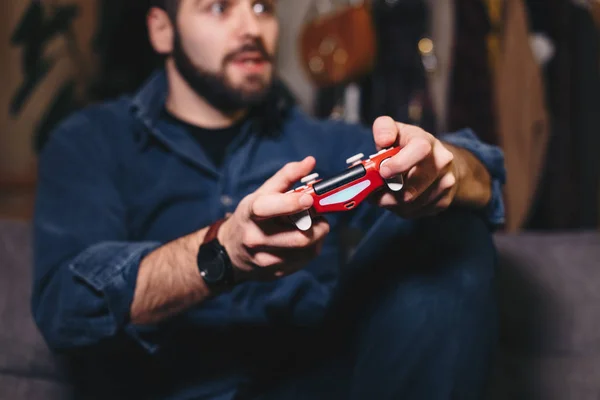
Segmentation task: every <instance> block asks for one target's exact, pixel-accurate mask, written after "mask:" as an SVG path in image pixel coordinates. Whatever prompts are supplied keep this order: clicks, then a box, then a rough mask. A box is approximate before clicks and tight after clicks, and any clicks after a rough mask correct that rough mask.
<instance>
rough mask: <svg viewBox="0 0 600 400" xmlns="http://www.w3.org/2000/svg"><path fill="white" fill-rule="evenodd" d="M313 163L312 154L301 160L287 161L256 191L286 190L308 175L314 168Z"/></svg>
mask: <svg viewBox="0 0 600 400" xmlns="http://www.w3.org/2000/svg"><path fill="white" fill-rule="evenodd" d="M315 164H316V161H315V158H314V157H312V156H308V157H306V158H305V159H303V160H302V161H295V162H290V163H287V164H285V165H284V166H283V167H282V168H281V169H280V170H279V171H277V172H276V173H275V175H273V176H272V177H270V178H269V179H267V180H266V181H265V183H263V185H262V186H261V187H260V188H259V189H258V191H261V192H267V193H273V192H277V193H283V192H286V191H287V190H288V189H289V188H290V187H292V185H294V184H295V183H296V182H298V181H299V180H301V179H302V178H303V177H305V176H307V175H309V174H310V173H311V172H312V170H313V169H314V168H315Z"/></svg>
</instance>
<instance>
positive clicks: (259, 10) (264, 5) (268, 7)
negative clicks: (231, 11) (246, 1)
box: [252, 1, 275, 15]
mask: <svg viewBox="0 0 600 400" xmlns="http://www.w3.org/2000/svg"><path fill="white" fill-rule="evenodd" d="M274 10H275V6H274V5H273V2H272V1H257V2H255V3H254V5H253V6H252V11H254V13H255V14H256V15H261V14H273V12H274Z"/></svg>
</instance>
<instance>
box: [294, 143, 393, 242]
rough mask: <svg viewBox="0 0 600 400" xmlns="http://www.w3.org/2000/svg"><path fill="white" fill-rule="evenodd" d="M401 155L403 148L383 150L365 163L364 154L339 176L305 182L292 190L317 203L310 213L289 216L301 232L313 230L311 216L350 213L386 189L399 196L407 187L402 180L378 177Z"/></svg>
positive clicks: (307, 178) (313, 176)
mask: <svg viewBox="0 0 600 400" xmlns="http://www.w3.org/2000/svg"><path fill="white" fill-rule="evenodd" d="M399 151H400V147H390V148H387V149H383V150H381V151H380V152H378V153H376V154H372V155H370V156H369V158H368V159H367V160H363V158H364V155H363V154H362V153H359V154H356V155H355V156H352V157H350V158H348V159H347V160H346V163H347V164H348V165H349V167H348V168H347V169H346V170H345V171H344V172H341V173H340V174H337V175H335V176H332V177H330V178H327V179H318V178H319V174H316V173H315V174H311V175H308V176H305V177H304V178H302V180H301V182H302V184H303V186H301V187H299V188H296V189H293V190H290V191H289V193H291V192H296V193H299V192H303V193H306V194H309V195H310V196H312V198H313V200H314V202H313V205H312V207H311V208H310V209H309V210H306V211H303V212H301V213H298V214H294V215H291V216H290V219H291V220H292V221H293V222H294V224H295V225H296V227H297V228H298V229H300V230H302V231H306V230H308V229H310V227H311V226H312V216H315V215H320V214H326V213H332V212H340V211H349V210H352V209H353V208H355V207H356V206H358V205H359V204H360V203H361V202H362V201H363V200H365V199H366V198H367V197H368V196H369V195H370V194H371V193H373V192H374V191H376V190H379V189H380V188H382V187H383V186H384V185H386V186H387V188H388V189H389V190H391V191H393V192H399V191H400V190H402V187H403V186H404V180H403V178H402V176H401V175H400V176H397V177H393V178H390V179H383V178H382V177H381V175H380V173H379V170H380V168H381V166H382V165H383V164H384V163H385V162H386V161H387V160H389V159H390V158H391V157H392V156H394V155H395V154H396V153H398V152H399Z"/></svg>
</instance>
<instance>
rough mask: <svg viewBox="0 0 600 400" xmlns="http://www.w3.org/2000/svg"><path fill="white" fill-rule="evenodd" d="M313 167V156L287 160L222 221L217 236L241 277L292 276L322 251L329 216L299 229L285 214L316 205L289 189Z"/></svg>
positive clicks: (327, 230) (263, 278) (262, 278)
mask: <svg viewBox="0 0 600 400" xmlns="http://www.w3.org/2000/svg"><path fill="white" fill-rule="evenodd" d="M314 167H315V159H314V158H313V157H307V158H305V159H304V160H302V161H300V162H291V163H288V164H286V165H285V166H284V167H283V168H281V169H280V170H279V171H278V172H277V173H275V175H273V176H272V177H271V178H270V179H269V180H267V181H266V182H265V183H264V184H263V185H262V186H261V187H260V188H259V189H258V190H256V191H255V192H254V193H251V194H250V195H248V196H246V197H245V198H244V199H242V201H241V202H240V203H239V205H238V207H237V208H236V210H235V212H234V213H233V214H232V215H231V216H230V217H229V218H228V219H227V221H225V222H224V223H223V225H222V226H221V229H220V230H219V234H218V239H219V241H220V242H221V243H222V244H223V246H224V247H225V249H226V250H227V253H228V254H229V257H230V259H231V262H232V263H233V265H234V267H235V268H236V269H237V271H236V275H237V276H238V277H239V279H240V280H249V279H251V280H270V279H274V278H276V277H282V276H285V275H289V274H291V273H293V272H295V271H297V270H299V269H300V268H302V267H304V266H305V265H306V264H308V262H309V261H311V260H312V259H313V258H315V257H316V256H317V255H318V254H319V252H320V250H321V247H322V244H323V241H324V239H325V237H326V236H327V234H328V233H329V224H328V223H327V221H326V220H325V219H324V218H315V219H314V221H313V225H312V227H311V229H309V230H308V231H300V230H298V229H297V228H296V226H295V225H294V224H293V223H292V222H291V221H289V220H288V218H287V216H288V215H291V214H296V213H299V212H301V211H304V210H307V209H309V208H310V207H311V206H312V203H313V199H312V197H311V196H309V195H306V194H302V193H287V192H288V190H289V189H290V188H291V187H292V185H293V184H294V183H296V182H298V181H299V180H300V179H302V177H304V176H306V175H308V174H310V173H311V171H312V170H313V168H314Z"/></svg>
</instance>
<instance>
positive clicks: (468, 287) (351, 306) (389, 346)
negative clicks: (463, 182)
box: [240, 211, 497, 400]
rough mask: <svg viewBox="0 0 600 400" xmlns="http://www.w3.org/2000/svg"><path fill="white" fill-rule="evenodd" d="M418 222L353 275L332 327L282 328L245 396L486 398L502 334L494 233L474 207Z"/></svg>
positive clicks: (259, 399) (269, 399) (288, 399)
mask: <svg viewBox="0 0 600 400" xmlns="http://www.w3.org/2000/svg"><path fill="white" fill-rule="evenodd" d="M415 224H416V226H415V231H416V234H414V235H411V236H410V238H409V239H406V240H404V241H403V243H398V245H397V246H393V248H391V249H390V251H389V252H386V254H383V255H382V256H381V259H380V260H377V261H375V262H374V263H373V264H374V265H372V266H370V267H369V268H365V269H362V270H361V271H358V272H357V273H355V274H353V275H352V276H351V277H349V278H348V279H347V281H346V282H345V283H344V285H342V287H343V290H342V291H341V292H340V293H339V297H338V302H337V306H336V307H335V308H334V310H333V312H332V313H331V315H330V316H329V318H328V319H327V323H326V324H325V325H324V326H322V327H320V328H318V329H312V330H306V331H304V332H289V333H288V334H286V333H282V335H281V337H280V338H279V340H278V341H277V344H276V345H275V346H274V347H273V348H274V352H273V353H274V354H273V357H272V363H271V364H267V366H265V368H264V369H262V370H260V372H258V373H257V378H258V382H260V383H259V384H257V385H256V386H254V387H253V388H251V389H250V390H249V391H248V393H247V394H246V395H245V396H241V397H240V398H241V399H253V400H275V399H277V400H292V399H311V400H319V399H324V400H325V399H327V400H333V399H344V400H354V399H356V400H358V399H377V400H388V399H389V400H392V399H403V400H412V399H414V400H429V399H431V400H437V399H440V400H441V399H461V400H469V399H473V400H475V399H477V400H480V399H482V398H484V397H485V395H484V393H485V390H486V383H487V378H488V374H489V371H490V367H491V365H490V364H491V358H492V356H493V351H494V349H495V343H496V337H497V332H496V329H497V315H496V304H495V295H494V270H495V265H496V253H495V248H494V245H493V242H492V237H491V234H490V232H489V230H488V228H487V227H486V226H485V224H484V223H483V221H482V220H481V219H480V218H478V217H476V216H475V215H474V214H472V213H470V212H466V211H465V212H463V211H452V212H446V213H444V214H442V215H438V216H437V217H435V218H430V219H425V220H422V221H419V222H418V223H415Z"/></svg>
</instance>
